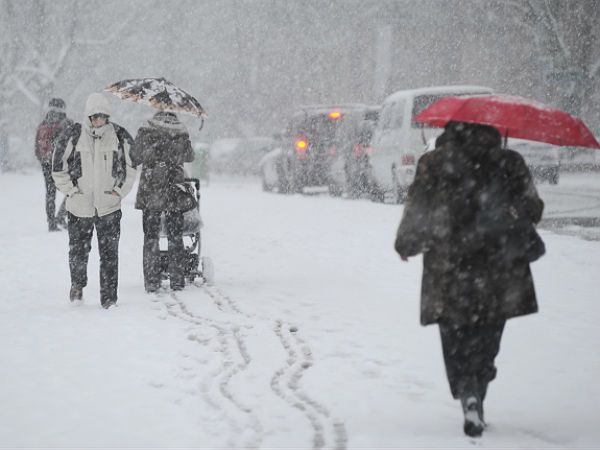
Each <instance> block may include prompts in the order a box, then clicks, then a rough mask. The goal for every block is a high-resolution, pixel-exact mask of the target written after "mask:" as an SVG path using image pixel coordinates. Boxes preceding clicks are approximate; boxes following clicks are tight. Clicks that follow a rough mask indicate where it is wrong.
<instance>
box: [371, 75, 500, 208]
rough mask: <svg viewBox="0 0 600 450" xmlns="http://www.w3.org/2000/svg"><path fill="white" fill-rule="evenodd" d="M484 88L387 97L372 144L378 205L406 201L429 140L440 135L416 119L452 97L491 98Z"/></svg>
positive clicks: (439, 89) (405, 92)
mask: <svg viewBox="0 0 600 450" xmlns="http://www.w3.org/2000/svg"><path fill="white" fill-rule="evenodd" d="M490 93H492V90H491V89H490V88H487V87H482V86H438V87H429V88H421V89H411V90H403V91H398V92H396V93H394V94H392V95H390V96H389V97H387V98H386V99H385V100H384V102H383V105H382V107H381V112H380V118H379V121H378V123H377V127H376V128H375V132H374V135H373V139H372V141H371V148H372V153H371V155H370V157H369V160H370V163H371V173H370V177H371V183H372V186H373V189H375V191H376V195H375V196H374V197H375V198H376V199H377V200H379V201H392V202H394V203H399V202H402V201H404V199H405V197H406V193H407V191H408V187H409V186H410V184H411V183H412V181H413V179H414V176H415V171H416V164H417V161H418V159H419V157H420V156H421V155H422V154H423V153H424V152H425V148H426V144H427V141H428V140H431V139H432V138H434V137H436V136H438V135H439V134H440V133H441V131H442V130H441V129H439V128H429V127H427V126H425V125H423V124H419V123H416V122H415V120H414V118H415V116H416V115H417V114H419V113H420V112H421V111H423V110H424V109H425V108H427V107H428V106H430V105H431V104H433V103H434V102H435V101H437V100H439V99H441V98H443V97H447V96H452V95H476V94H490Z"/></svg>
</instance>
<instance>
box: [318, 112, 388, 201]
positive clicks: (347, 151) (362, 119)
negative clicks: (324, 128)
mask: <svg viewBox="0 0 600 450" xmlns="http://www.w3.org/2000/svg"><path fill="white" fill-rule="evenodd" d="M378 119H379V107H377V106H370V107H366V108H365V109H358V110H357V111H353V112H352V113H351V114H349V115H348V116H347V120H346V121H345V122H344V123H343V124H342V125H341V126H340V128H339V129H338V133H337V136H336V142H337V149H338V151H337V154H336V158H335V160H334V162H333V164H332V168H331V178H332V184H331V186H330V192H331V194H332V195H342V194H344V193H345V194H346V195H347V196H348V197H351V198H356V197H360V196H361V195H370V194H371V192H372V186H371V176H370V163H369V155H370V154H371V138H372V137H373V131H374V129H375V126H376V125H377V120H378Z"/></svg>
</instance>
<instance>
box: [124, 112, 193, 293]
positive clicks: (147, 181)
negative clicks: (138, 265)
mask: <svg viewBox="0 0 600 450" xmlns="http://www.w3.org/2000/svg"><path fill="white" fill-rule="evenodd" d="M132 158H133V161H134V163H135V164H136V165H138V164H141V165H142V171H141V172H142V173H141V176H140V183H139V188H138V192H137V197H136V202H135V207H136V209H141V210H142V213H143V219H142V220H143V228H144V254H143V260H144V287H145V289H146V291H147V292H155V291H156V290H158V288H159V287H160V283H161V264H160V249H159V232H160V226H161V215H163V213H164V216H165V224H166V231H167V240H168V253H169V279H170V285H171V289H173V290H179V289H183V287H184V268H185V267H184V264H185V258H184V248H183V212H182V211H180V210H179V209H178V206H177V202H176V201H175V199H174V198H173V195H174V192H175V190H176V189H177V186H176V185H178V184H180V183H183V182H184V181H185V178H186V176H187V177H189V176H190V173H186V172H188V168H187V166H186V167H184V163H191V162H193V161H194V151H193V149H192V145H191V142H190V137H189V133H188V131H187V128H186V127H185V125H184V124H183V123H181V122H180V121H179V119H178V118H177V115H176V114H175V113H172V112H167V111H159V112H158V113H156V114H155V115H154V117H153V118H152V119H151V120H149V121H148V126H144V127H141V128H140V129H139V130H138V133H137V136H136V138H135V143H134V146H133V150H132Z"/></svg>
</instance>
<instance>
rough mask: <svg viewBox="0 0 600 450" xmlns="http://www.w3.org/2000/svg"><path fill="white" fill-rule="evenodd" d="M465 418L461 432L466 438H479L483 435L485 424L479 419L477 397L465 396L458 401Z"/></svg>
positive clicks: (479, 403)
mask: <svg viewBox="0 0 600 450" xmlns="http://www.w3.org/2000/svg"><path fill="white" fill-rule="evenodd" d="M460 402H461V404H462V408H463V414H464V416H465V423H464V426H463V430H464V432H465V434H466V435H467V436H471V437H480V436H481V435H482V434H483V429H484V428H485V423H484V422H483V417H481V412H482V409H483V408H482V405H481V399H480V398H479V396H477V395H466V396H464V397H462V398H461V400H460Z"/></svg>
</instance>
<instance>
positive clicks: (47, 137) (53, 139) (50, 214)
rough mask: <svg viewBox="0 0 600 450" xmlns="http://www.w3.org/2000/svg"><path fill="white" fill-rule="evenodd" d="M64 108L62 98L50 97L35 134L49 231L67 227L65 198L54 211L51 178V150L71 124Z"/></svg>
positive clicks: (53, 193) (54, 195)
mask: <svg viewBox="0 0 600 450" xmlns="http://www.w3.org/2000/svg"><path fill="white" fill-rule="evenodd" d="M65 108H66V104H65V102H64V100H63V99H60V98H53V99H51V100H50V102H49V103H48V112H47V113H46V117H44V120H43V121H42V123H40V125H39V126H38V128H37V132H36V135H35V157H36V158H37V160H38V161H39V162H40V165H41V166H42V173H43V174H44V183H45V185H46V219H47V221H48V230H49V231H59V230H60V228H59V227H58V226H59V225H61V226H62V227H63V228H66V227H67V221H66V215H67V210H66V207H65V201H66V199H67V198H66V197H65V198H64V199H63V201H62V203H61V204H60V206H59V208H58V213H56V204H55V200H56V184H55V183H54V180H53V179H52V152H53V151H54V147H55V146H56V143H57V142H58V138H59V136H60V135H61V134H62V133H64V132H65V131H66V130H67V129H68V128H69V127H70V126H71V125H73V121H72V120H71V119H69V118H68V117H67V114H66V112H65Z"/></svg>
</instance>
